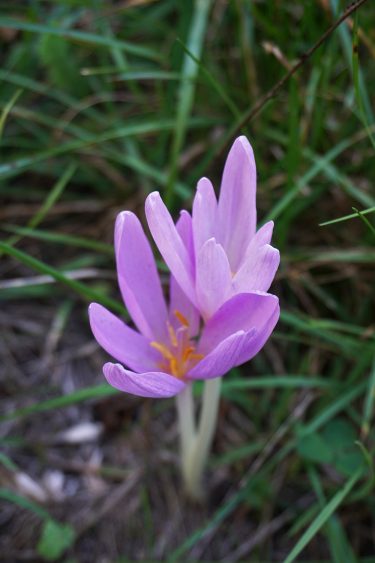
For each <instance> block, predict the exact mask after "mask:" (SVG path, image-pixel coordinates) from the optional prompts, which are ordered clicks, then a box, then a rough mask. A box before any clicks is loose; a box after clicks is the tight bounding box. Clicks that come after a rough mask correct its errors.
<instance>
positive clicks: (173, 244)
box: [145, 192, 195, 303]
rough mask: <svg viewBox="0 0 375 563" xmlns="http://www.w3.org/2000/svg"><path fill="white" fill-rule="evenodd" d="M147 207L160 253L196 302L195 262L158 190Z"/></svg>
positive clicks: (151, 228) (152, 195)
mask: <svg viewBox="0 0 375 563" xmlns="http://www.w3.org/2000/svg"><path fill="white" fill-rule="evenodd" d="M145 209H146V217H147V222H148V226H149V228H150V231H151V234H152V236H153V238H154V241H155V243H156V245H157V247H158V249H159V251H160V254H161V255H162V256H163V258H164V260H165V262H166V263H167V265H168V267H169V269H170V271H171V273H172V274H173V276H174V277H175V279H176V280H177V282H178V283H179V285H180V286H181V288H182V290H183V291H184V292H185V293H186V295H187V296H188V297H189V299H190V300H191V301H192V302H193V303H195V292H194V278H193V264H192V262H191V259H190V256H189V253H188V251H187V249H186V247H185V245H184V243H183V241H182V239H181V237H180V235H179V234H178V232H177V229H176V227H175V224H174V223H173V220H172V217H171V216H170V214H169V211H168V209H167V208H166V206H165V205H164V203H163V201H162V199H161V197H160V194H159V193H158V192H153V193H151V194H150V195H149V196H148V197H147V199H146V204H145Z"/></svg>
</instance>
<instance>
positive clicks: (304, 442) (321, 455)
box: [297, 433, 332, 463]
mask: <svg viewBox="0 0 375 563" xmlns="http://www.w3.org/2000/svg"><path fill="white" fill-rule="evenodd" d="M297 451H298V453H299V454H300V456H301V457H302V458H303V459H305V460H307V461H314V462H317V463H330V462H331V461H332V450H331V449H330V447H329V446H328V444H327V443H326V442H325V441H324V439H323V438H322V437H321V436H320V435H319V434H315V433H314V434H309V435H308V436H305V437H304V438H301V439H300V440H299V442H298V444H297Z"/></svg>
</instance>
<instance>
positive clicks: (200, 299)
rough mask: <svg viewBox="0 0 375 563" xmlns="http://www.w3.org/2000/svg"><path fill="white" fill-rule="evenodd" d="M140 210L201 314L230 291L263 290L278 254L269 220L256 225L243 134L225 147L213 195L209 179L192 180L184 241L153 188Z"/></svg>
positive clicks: (252, 176)
mask: <svg viewBox="0 0 375 563" xmlns="http://www.w3.org/2000/svg"><path fill="white" fill-rule="evenodd" d="M146 215H147V221H148V225H149V227H150V231H151V234H152V236H153V238H154V241H155V243H156V245H157V247H158V249H159V251H160V253H161V255H162V256H163V258H164V260H165V262H166V263H167V265H168V267H169V269H170V271H171V273H172V275H173V276H174V278H175V279H176V281H177V283H178V284H179V285H180V287H181V288H182V290H183V291H184V292H185V294H186V295H187V296H188V298H189V299H190V301H191V302H192V303H193V304H194V305H195V306H196V307H197V308H198V310H199V312H200V313H201V315H202V317H203V318H204V319H205V320H207V319H210V318H211V317H212V316H213V315H214V314H215V313H216V312H217V311H218V310H219V309H220V307H221V306H222V305H223V304H224V303H225V302H227V301H228V300H229V299H231V298H232V297H233V296H234V295H237V294H243V293H250V294H251V293H253V292H267V291H268V289H269V287H270V285H271V283H272V280H273V278H274V276H275V273H276V270H277V268H278V266H279V262H280V256H279V251H278V250H277V249H275V248H273V247H272V246H271V245H270V241H271V237H272V231H273V222H272V221H269V222H268V223H266V224H265V225H263V227H262V228H261V229H259V230H258V231H256V166H255V160H254V154H253V151H252V148H251V146H250V143H249V141H248V140H247V139H246V137H243V136H242V137H238V138H237V139H236V140H235V142H234V143H233V146H232V148H231V150H230V152H229V155H228V158H227V161H226V164H225V167H224V173H223V178H222V183H221V189H220V197H219V200H218V201H217V199H216V195H215V191H214V189H213V186H212V184H211V182H210V180H208V179H207V178H202V179H201V180H200V181H199V182H198V186H197V192H196V195H195V197H194V202H193V212H192V229H191V234H190V240H189V245H188V246H187V245H186V244H184V243H183V241H182V240H181V236H180V234H179V232H178V229H177V228H176V227H175V225H174V223H173V220H172V218H171V216H170V214H169V212H168V210H167V208H166V207H165V205H164V203H163V201H162V199H161V197H160V194H159V193H158V192H153V193H151V194H150V195H149V196H148V198H147V200H146ZM241 299H242V300H244V301H246V300H247V299H251V298H250V297H249V298H245V297H241V298H240V300H241Z"/></svg>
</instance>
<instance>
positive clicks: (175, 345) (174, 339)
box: [167, 323, 178, 348]
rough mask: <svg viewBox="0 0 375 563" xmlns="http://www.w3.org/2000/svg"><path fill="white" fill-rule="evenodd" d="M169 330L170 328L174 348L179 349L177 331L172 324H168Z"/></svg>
mask: <svg viewBox="0 0 375 563" xmlns="http://www.w3.org/2000/svg"><path fill="white" fill-rule="evenodd" d="M167 328H168V333H169V338H170V341H171V343H172V346H174V347H175V348H177V346H178V342H177V336H176V331H175V329H174V328H173V326H172V325H171V323H167Z"/></svg>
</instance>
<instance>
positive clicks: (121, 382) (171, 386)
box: [103, 363, 186, 399]
mask: <svg viewBox="0 0 375 563" xmlns="http://www.w3.org/2000/svg"><path fill="white" fill-rule="evenodd" d="M103 373H104V375H105V378H106V379H107V381H108V383H109V384H110V385H112V387H115V388H116V389H119V390H120V391H125V392H126V393H131V394H132V395H137V396H138V397H153V398H155V399H161V398H166V397H174V396H175V395H177V394H178V393H180V392H181V391H182V390H183V389H184V387H185V385H186V384H185V383H184V382H183V381H182V380H181V379H177V377H173V376H172V375H169V374H168V373H164V372H158V371H151V372H148V373H134V372H132V371H129V370H127V369H125V368H124V367H123V366H122V365H120V364H111V363H107V364H104V366H103Z"/></svg>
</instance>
